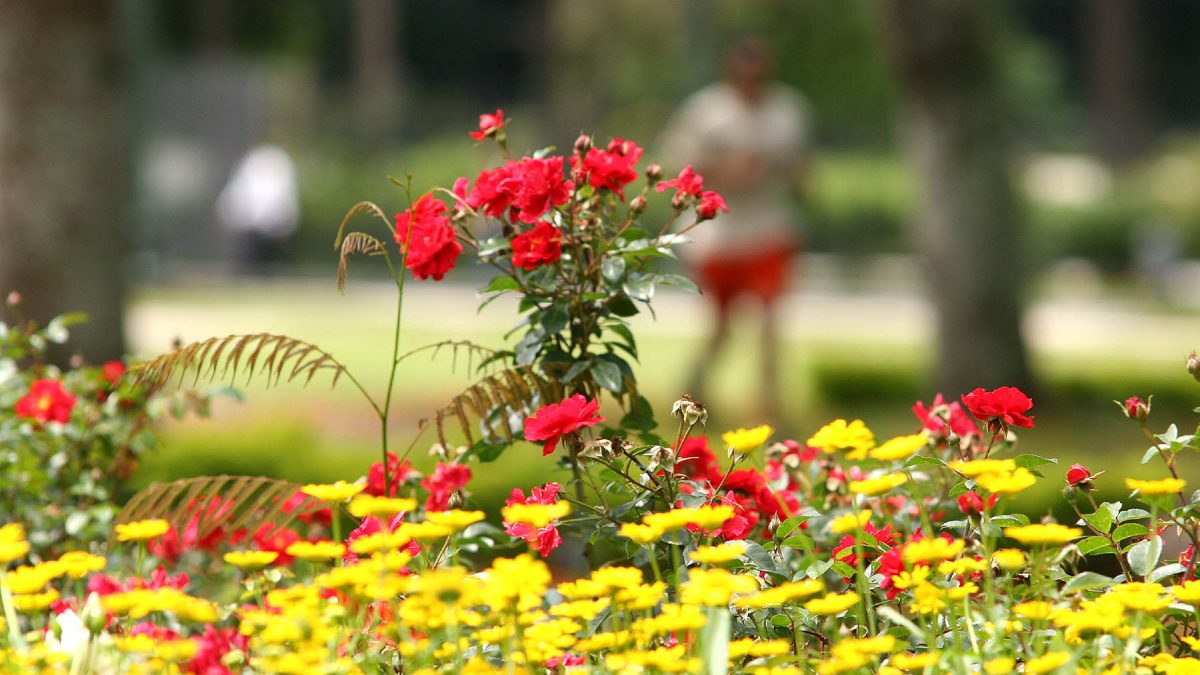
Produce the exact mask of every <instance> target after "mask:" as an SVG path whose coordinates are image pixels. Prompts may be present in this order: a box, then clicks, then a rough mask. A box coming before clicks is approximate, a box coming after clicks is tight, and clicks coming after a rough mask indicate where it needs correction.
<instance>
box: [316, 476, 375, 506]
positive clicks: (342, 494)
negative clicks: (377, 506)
mask: <svg viewBox="0 0 1200 675" xmlns="http://www.w3.org/2000/svg"><path fill="white" fill-rule="evenodd" d="M366 487H367V486H366V485H360V484H358V483H347V482H346V481H344V480H339V481H338V482H336V483H327V484H324V485H313V484H309V485H305V486H304V487H302V488H300V491H301V492H303V493H304V494H306V495H308V496H309V497H315V498H316V499H319V500H321V501H323V502H328V503H330V504H336V503H338V502H344V501H346V500H347V499H350V498H351V497H353V496H354V495H356V494H358V493H360V492H362V491H363V490H364V489H366Z"/></svg>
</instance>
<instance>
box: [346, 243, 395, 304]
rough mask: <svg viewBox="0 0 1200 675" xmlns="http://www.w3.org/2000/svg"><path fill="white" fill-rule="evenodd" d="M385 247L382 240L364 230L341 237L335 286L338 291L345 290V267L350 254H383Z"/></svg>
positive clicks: (385, 251) (385, 250)
mask: <svg viewBox="0 0 1200 675" xmlns="http://www.w3.org/2000/svg"><path fill="white" fill-rule="evenodd" d="M386 253H387V248H386V247H385V246H384V244H383V242H382V241H379V240H378V239H376V238H375V237H372V236H371V235H369V234H367V233H366V232H351V233H350V234H347V235H346V237H345V238H344V239H342V247H341V253H339V254H338V268H337V288H338V292H339V293H340V292H342V291H344V290H346V268H347V265H348V264H349V258H350V256H351V255H367V256H376V255H385V254H386Z"/></svg>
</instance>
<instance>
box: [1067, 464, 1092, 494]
mask: <svg viewBox="0 0 1200 675" xmlns="http://www.w3.org/2000/svg"><path fill="white" fill-rule="evenodd" d="M1091 481H1092V472H1091V471H1088V469H1087V467H1085V466H1084V465H1082V464H1072V465H1071V468H1069V469H1067V484H1068V485H1071V486H1073V487H1079V488H1084V489H1087V488H1090V487H1091V486H1092V482H1091Z"/></svg>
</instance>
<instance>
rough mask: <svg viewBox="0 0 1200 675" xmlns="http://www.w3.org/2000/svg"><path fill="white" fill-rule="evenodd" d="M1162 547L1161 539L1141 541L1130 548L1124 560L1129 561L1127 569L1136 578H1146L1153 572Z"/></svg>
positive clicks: (1154, 538)
mask: <svg viewBox="0 0 1200 675" xmlns="http://www.w3.org/2000/svg"><path fill="white" fill-rule="evenodd" d="M1162 547H1163V542H1162V537H1153V538H1150V539H1143V540H1142V541H1139V542H1138V543H1136V544H1134V545H1133V546H1132V547H1130V549H1129V552H1128V553H1127V554H1126V555H1125V559H1126V560H1128V561H1129V567H1130V568H1131V569H1132V570H1133V571H1134V572H1135V573H1136V574H1137V575H1138V576H1141V577H1147V576H1149V575H1150V573H1151V572H1152V571H1154V566H1155V565H1157V564H1158V557H1159V556H1160V555H1162Z"/></svg>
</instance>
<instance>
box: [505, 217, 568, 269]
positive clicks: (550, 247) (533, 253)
mask: <svg viewBox="0 0 1200 675" xmlns="http://www.w3.org/2000/svg"><path fill="white" fill-rule="evenodd" d="M512 251H513V254H512V261H513V266H514V267H521V268H524V269H525V270H527V271H528V270H532V269H536V268H537V267H538V266H539V265H549V264H551V263H553V262H554V261H556V260H558V259H559V258H561V257H562V232H559V231H558V228H557V227H554V226H553V225H551V224H550V223H547V222H546V221H544V220H543V221H540V222H538V224H537V225H534V226H533V229H532V230H529V231H528V232H522V233H521V234H518V235H517V236H515V237H513V240H512Z"/></svg>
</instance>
